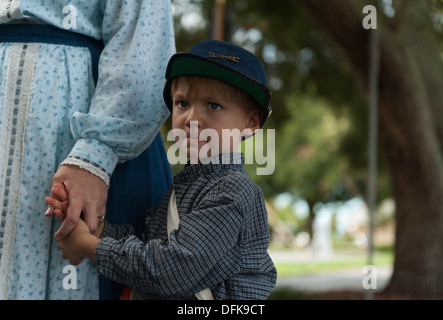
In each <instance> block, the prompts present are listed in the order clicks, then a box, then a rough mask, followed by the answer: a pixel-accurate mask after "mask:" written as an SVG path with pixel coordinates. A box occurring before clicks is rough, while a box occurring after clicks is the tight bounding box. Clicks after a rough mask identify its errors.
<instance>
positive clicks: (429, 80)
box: [302, 0, 443, 298]
mask: <svg viewBox="0 0 443 320" xmlns="http://www.w3.org/2000/svg"><path fill="white" fill-rule="evenodd" d="M302 2H303V4H304V6H305V8H306V9H307V10H308V11H309V12H310V13H311V14H312V15H313V16H314V17H315V18H317V19H318V21H319V22H320V24H322V25H323V27H324V29H325V30H326V31H327V32H329V34H330V35H331V36H332V39H333V40H334V41H335V42H336V44H337V47H338V48H339V49H340V51H341V52H342V54H343V56H344V57H345V58H346V59H347V60H348V61H349V64H350V66H351V68H352V71H353V73H354V74H355V76H356V79H358V81H359V82H360V84H361V86H362V89H363V90H365V91H366V92H367V89H368V88H367V79H368V76H367V72H368V61H369V59H368V38H369V37H368V36H369V32H370V31H368V30H365V29H364V28H363V27H362V20H363V18H364V16H365V15H364V14H362V9H363V7H364V6H365V5H366V4H368V2H367V1H355V0H333V1H328V2H327V4H326V3H325V1H322V0H302ZM428 3H429V2H427V1H403V2H399V5H398V6H397V7H396V8H395V9H396V13H395V16H394V17H393V18H386V17H382V10H381V8H377V9H378V14H377V16H378V30H379V32H380V46H381V48H380V58H381V66H380V88H379V123H380V131H381V141H382V143H383V146H384V147H385V148H386V155H387V161H388V165H389V168H390V176H391V183H392V189H393V196H394V198H395V202H396V244H395V262H394V272H393V275H392V278H391V281H390V283H389V285H388V287H387V289H386V291H388V292H391V293H397V294H404V295H409V296H413V297H428V298H430V297H443V285H442V283H443V268H442V267H441V266H442V265H443V250H442V249H441V245H442V243H443V90H442V89H441V88H443V64H442V61H441V58H440V52H439V48H438V40H437V37H436V36H435V32H434V30H433V25H432V22H431V20H430V18H429V12H430V8H428V7H427V4H428ZM394 4H396V2H394Z"/></svg>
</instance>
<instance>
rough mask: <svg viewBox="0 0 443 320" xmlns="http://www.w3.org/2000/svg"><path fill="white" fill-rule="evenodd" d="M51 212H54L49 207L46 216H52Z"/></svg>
mask: <svg viewBox="0 0 443 320" xmlns="http://www.w3.org/2000/svg"><path fill="white" fill-rule="evenodd" d="M51 211H52V207H51V206H49V207H48V210H46V212H45V216H48V215H50V214H51Z"/></svg>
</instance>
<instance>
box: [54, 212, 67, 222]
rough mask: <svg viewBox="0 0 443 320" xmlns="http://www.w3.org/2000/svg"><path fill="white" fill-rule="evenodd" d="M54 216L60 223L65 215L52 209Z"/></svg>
mask: <svg viewBox="0 0 443 320" xmlns="http://www.w3.org/2000/svg"><path fill="white" fill-rule="evenodd" d="M54 214H55V216H56V217H57V218H59V219H60V220H61V221H63V220H65V214H64V213H63V211H61V210H60V209H54Z"/></svg>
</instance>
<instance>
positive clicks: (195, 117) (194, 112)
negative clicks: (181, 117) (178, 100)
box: [186, 107, 201, 127]
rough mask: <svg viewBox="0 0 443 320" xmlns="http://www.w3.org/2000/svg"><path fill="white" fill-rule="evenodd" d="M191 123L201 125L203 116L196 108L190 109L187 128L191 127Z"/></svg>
mask: <svg viewBox="0 0 443 320" xmlns="http://www.w3.org/2000/svg"><path fill="white" fill-rule="evenodd" d="M191 121H197V122H198V124H199V125H200V121H201V116H200V114H199V113H198V112H197V110H196V108H194V107H190V108H189V111H188V115H187V117H186V126H188V127H190V125H191Z"/></svg>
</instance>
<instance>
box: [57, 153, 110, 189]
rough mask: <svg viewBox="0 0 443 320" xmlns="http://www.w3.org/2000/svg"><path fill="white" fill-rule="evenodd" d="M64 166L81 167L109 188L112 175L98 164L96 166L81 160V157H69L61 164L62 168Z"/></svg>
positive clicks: (86, 160)
mask: <svg viewBox="0 0 443 320" xmlns="http://www.w3.org/2000/svg"><path fill="white" fill-rule="evenodd" d="M64 164H67V165H74V166H77V167H80V168H82V169H84V170H86V171H89V172H90V173H92V174H93V175H95V176H97V177H99V178H100V179H102V180H103V181H104V182H105V184H106V186H108V187H109V182H110V180H111V174H110V173H108V172H107V171H106V170H105V169H103V168H102V167H101V166H99V165H98V164H96V163H94V162H92V161H90V160H88V159H84V158H80V157H67V158H66V159H65V160H64V161H63V162H62V163H61V164H60V166H62V165H64Z"/></svg>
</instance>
